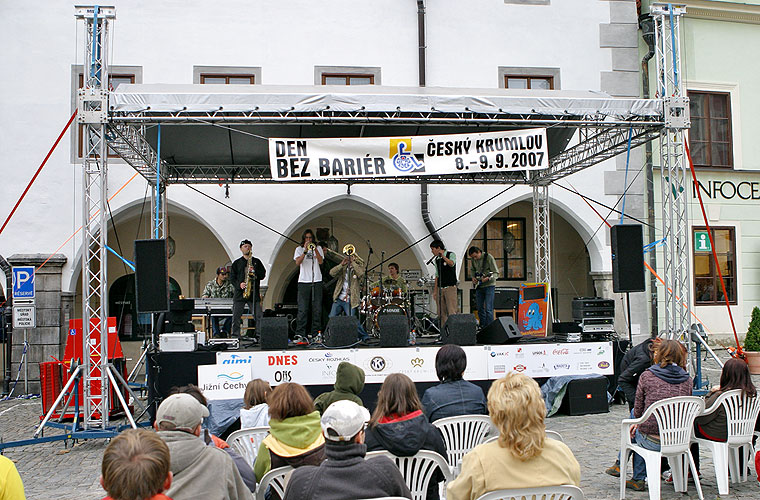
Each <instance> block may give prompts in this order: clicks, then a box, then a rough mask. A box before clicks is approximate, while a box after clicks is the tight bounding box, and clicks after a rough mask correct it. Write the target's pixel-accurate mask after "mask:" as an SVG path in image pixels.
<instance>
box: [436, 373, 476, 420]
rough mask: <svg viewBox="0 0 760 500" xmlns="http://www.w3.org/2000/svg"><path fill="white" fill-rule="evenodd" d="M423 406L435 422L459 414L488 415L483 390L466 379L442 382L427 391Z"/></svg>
mask: <svg viewBox="0 0 760 500" xmlns="http://www.w3.org/2000/svg"><path fill="white" fill-rule="evenodd" d="M422 406H423V409H424V411H425V415H427V417H428V420H430V421H431V422H434V421H436V420H438V419H441V418H445V417H455V416H457V415H487V414H488V406H487V404H486V397H485V395H484V394H483V390H482V389H481V388H480V387H478V386H477V385H475V384H473V383H470V382H467V381H466V380H456V381H453V382H441V383H440V384H438V385H436V386H435V387H431V388H430V389H428V390H426V391H425V394H424V395H423V396H422Z"/></svg>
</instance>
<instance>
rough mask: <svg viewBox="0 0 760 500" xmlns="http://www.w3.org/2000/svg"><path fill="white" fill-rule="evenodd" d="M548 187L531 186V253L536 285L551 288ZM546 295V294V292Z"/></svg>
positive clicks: (542, 185)
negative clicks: (539, 284) (534, 265)
mask: <svg viewBox="0 0 760 500" xmlns="http://www.w3.org/2000/svg"><path fill="white" fill-rule="evenodd" d="M549 218H550V213H549V185H548V184H539V183H535V184H533V242H534V243H533V253H534V257H535V263H536V271H535V276H534V277H535V281H536V283H546V284H547V286H548V287H551V277H552V273H551V253H550V247H549V243H550V241H549V235H550V227H549ZM547 293H548V292H547Z"/></svg>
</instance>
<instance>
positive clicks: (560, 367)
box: [554, 363, 570, 370]
mask: <svg viewBox="0 0 760 500" xmlns="http://www.w3.org/2000/svg"><path fill="white" fill-rule="evenodd" d="M554 369H555V370H569V369H570V363H557V364H556V365H554Z"/></svg>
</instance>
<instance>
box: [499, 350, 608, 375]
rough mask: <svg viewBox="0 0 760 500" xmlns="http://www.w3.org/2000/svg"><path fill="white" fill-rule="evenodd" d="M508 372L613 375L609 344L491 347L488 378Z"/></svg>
mask: <svg viewBox="0 0 760 500" xmlns="http://www.w3.org/2000/svg"><path fill="white" fill-rule="evenodd" d="M511 371H515V372H520V373H524V374H525V375H527V376H529V377H534V378H538V377H558V376H560V375H586V374H589V373H599V374H601V375H612V374H613V373H614V368H613V366H612V343H611V342H584V343H567V344H515V345H504V346H492V347H491V350H490V352H489V353H488V378H489V379H497V378H500V377H503V376H504V375H505V374H506V373H508V372H511Z"/></svg>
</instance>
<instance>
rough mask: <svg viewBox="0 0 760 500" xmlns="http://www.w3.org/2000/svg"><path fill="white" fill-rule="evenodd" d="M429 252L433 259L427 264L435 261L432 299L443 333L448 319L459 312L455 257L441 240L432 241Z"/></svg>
mask: <svg viewBox="0 0 760 500" xmlns="http://www.w3.org/2000/svg"><path fill="white" fill-rule="evenodd" d="M430 251H431V252H432V253H433V258H432V259H430V260H429V261H428V264H430V263H431V262H433V261H435V287H434V288H433V299H434V300H435V301H436V303H437V304H438V317H439V318H440V320H441V323H440V327H441V331H443V327H444V326H446V320H447V319H448V317H449V316H450V315H452V314H457V312H459V305H458V304H457V272H456V258H457V257H456V254H454V252H449V251H447V250H446V247H444V246H443V242H442V241H441V240H433V241H432V243H430Z"/></svg>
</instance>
